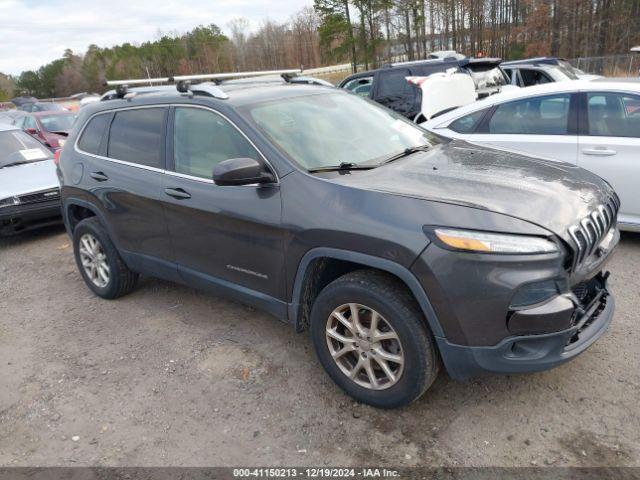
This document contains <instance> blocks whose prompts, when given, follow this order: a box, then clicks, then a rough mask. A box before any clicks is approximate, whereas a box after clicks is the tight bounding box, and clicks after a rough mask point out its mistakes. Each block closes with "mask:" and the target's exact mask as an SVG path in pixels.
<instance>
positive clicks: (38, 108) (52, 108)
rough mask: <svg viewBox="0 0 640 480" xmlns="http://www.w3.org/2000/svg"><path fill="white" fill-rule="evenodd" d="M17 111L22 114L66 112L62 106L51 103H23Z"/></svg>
mask: <svg viewBox="0 0 640 480" xmlns="http://www.w3.org/2000/svg"><path fill="white" fill-rule="evenodd" d="M18 109H19V110H22V111H24V112H30V113H34V112H65V111H67V109H66V108H64V107H63V106H62V105H60V104H58V103H53V102H33V103H23V104H22V105H20V106H19V107H18Z"/></svg>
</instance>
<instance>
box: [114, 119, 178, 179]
mask: <svg viewBox="0 0 640 480" xmlns="http://www.w3.org/2000/svg"><path fill="white" fill-rule="evenodd" d="M166 112H167V110H166V109H165V108H139V109H135V110H121V111H119V112H117V113H116V114H115V117H114V118H113V122H112V123H111V130H110V131H109V143H108V147H107V156H108V157H110V158H114V159H116V160H123V161H125V162H131V163H137V164H140V165H145V166H147V167H155V168H163V167H164V165H162V159H163V156H162V152H163V150H164V141H163V138H162V129H163V126H164V121H165V116H166Z"/></svg>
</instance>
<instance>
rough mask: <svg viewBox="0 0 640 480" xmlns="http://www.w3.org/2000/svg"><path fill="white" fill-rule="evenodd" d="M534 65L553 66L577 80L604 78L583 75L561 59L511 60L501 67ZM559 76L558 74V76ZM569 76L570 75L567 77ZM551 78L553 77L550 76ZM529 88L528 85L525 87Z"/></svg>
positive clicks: (523, 67) (587, 74)
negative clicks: (571, 74)
mask: <svg viewBox="0 0 640 480" xmlns="http://www.w3.org/2000/svg"><path fill="white" fill-rule="evenodd" d="M536 65H538V66H539V65H551V66H555V67H559V70H560V72H561V73H563V74H567V72H569V73H573V75H575V76H576V77H577V78H578V79H579V80H595V79H597V78H604V77H603V76H602V75H594V74H591V73H585V72H583V71H582V70H580V69H579V68H576V67H574V66H573V65H571V63H570V62H568V61H567V60H565V59H563V58H558V57H536V58H524V59H521V60H511V61H509V62H503V63H502V66H503V67H504V68H507V67H516V68H522V69H527V67H528V66H536ZM558 75H560V74H558ZM568 76H570V75H568ZM525 77H528V75H527V74H525ZM552 78H553V75H552ZM563 80H564V79H563ZM556 81H560V80H556ZM527 86H529V85H527Z"/></svg>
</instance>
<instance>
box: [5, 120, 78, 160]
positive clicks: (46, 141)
mask: <svg viewBox="0 0 640 480" xmlns="http://www.w3.org/2000/svg"><path fill="white" fill-rule="evenodd" d="M75 121H76V114H75V113H73V112H68V111H47V112H35V113H29V114H27V115H25V116H24V117H22V118H19V119H18V120H17V121H16V122H15V125H16V126H18V127H20V128H22V130H24V131H25V132H27V133H28V134H29V135H31V136H32V137H33V138H35V139H36V140H38V141H39V142H40V143H42V144H43V145H44V146H45V147H47V148H48V149H49V150H51V151H52V152H55V151H56V150H58V149H60V148H62V146H63V145H64V142H65V140H66V139H67V136H68V135H69V132H70V131H71V127H73V124H74V122H75Z"/></svg>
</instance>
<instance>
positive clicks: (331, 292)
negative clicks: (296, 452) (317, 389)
mask: <svg viewBox="0 0 640 480" xmlns="http://www.w3.org/2000/svg"><path fill="white" fill-rule="evenodd" d="M311 335H312V339H313V344H314V347H315V350H316V353H317V355H318V358H319V360H320V362H321V363H322V365H323V367H324V368H325V370H326V371H327V373H328V374H329V376H331V378H332V379H333V380H334V381H335V382H336V383H337V384H338V385H339V386H340V387H341V388H342V389H343V390H344V391H345V392H347V393H348V394H349V395H351V396H352V397H354V398H355V399H356V400H358V401H361V402H363V403H367V404H370V405H373V406H376V407H381V408H394V407H400V406H403V405H407V404H409V403H411V402H412V401H414V400H416V399H417V398H418V397H420V396H421V395H422V394H423V393H424V392H425V390H426V389H427V388H429V386H430V385H431V384H432V383H433V381H434V380H435V378H436V377H437V374H438V360H437V355H436V350H435V346H434V344H433V341H432V340H431V336H430V335H429V332H428V330H427V327H426V325H425V322H424V318H423V316H422V313H421V311H420V309H419V308H418V306H417V305H416V302H415V300H414V299H413V297H412V296H411V294H410V293H409V292H408V291H407V289H406V288H405V287H404V285H402V284H401V283H400V282H399V281H398V280H396V279H394V278H393V277H390V276H389V275H386V274H384V273H382V272H376V271H366V270H361V271H357V272H353V273H349V274H347V275H344V276H343V277H340V278H338V279H337V280H335V281H334V282H332V283H331V284H329V285H328V286H327V287H326V288H325V289H324V290H322V291H321V292H320V294H319V295H318V298H317V299H316V301H315V303H314V305H313V308H312V311H311Z"/></svg>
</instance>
